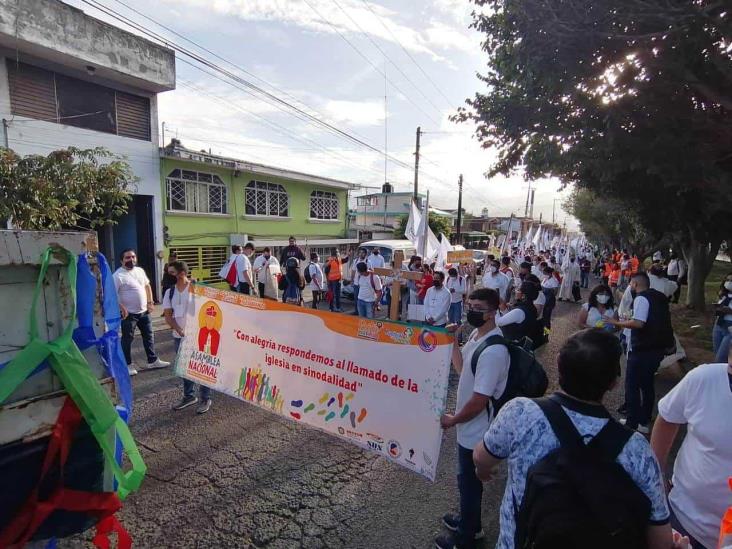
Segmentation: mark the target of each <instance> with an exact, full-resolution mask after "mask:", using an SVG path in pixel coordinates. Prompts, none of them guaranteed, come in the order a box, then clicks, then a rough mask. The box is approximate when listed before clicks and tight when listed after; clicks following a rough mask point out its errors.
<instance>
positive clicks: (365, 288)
mask: <svg viewBox="0 0 732 549" xmlns="http://www.w3.org/2000/svg"><path fill="white" fill-rule="evenodd" d="M355 280H356V281H358V286H359V290H358V301H357V302H356V310H357V311H358V316H362V317H364V318H374V310H375V309H376V303H378V301H379V300H380V299H381V291H382V290H381V279H379V277H378V276H376V275H375V274H374V273H372V272H371V271H369V269H368V266H367V265H366V263H359V264H358V267H357V270H356V279H355Z"/></svg>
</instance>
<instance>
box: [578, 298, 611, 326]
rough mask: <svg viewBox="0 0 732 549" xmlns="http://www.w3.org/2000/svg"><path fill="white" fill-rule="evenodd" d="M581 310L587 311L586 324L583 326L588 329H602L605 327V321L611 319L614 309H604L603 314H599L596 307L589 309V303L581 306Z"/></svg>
mask: <svg viewBox="0 0 732 549" xmlns="http://www.w3.org/2000/svg"><path fill="white" fill-rule="evenodd" d="M582 309H583V310H585V311H587V322H585V326H587V327H588V328H604V327H605V326H606V324H605V321H606V320H607V319H609V318H613V315H614V314H615V309H612V308H610V309H605V313H604V314H602V313H600V310H599V309H598V308H597V307H592V308H590V304H589V303H585V304H584V305H582Z"/></svg>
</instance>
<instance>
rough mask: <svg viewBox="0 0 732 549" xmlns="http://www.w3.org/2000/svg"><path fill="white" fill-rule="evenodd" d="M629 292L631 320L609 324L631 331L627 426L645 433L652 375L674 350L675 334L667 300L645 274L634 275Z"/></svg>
mask: <svg viewBox="0 0 732 549" xmlns="http://www.w3.org/2000/svg"><path fill="white" fill-rule="evenodd" d="M630 289H631V295H632V296H633V318H632V319H631V320H625V321H612V322H611V323H612V324H615V325H616V326H619V327H621V328H626V329H629V330H630V340H629V345H628V365H627V369H626V372H625V403H626V405H627V407H628V419H627V421H626V425H627V426H628V427H630V428H631V429H638V431H639V432H640V433H643V434H648V433H649V432H650V423H651V414H652V413H653V404H654V401H655V398H656V392H655V387H654V376H655V374H656V370H658V367H659V366H660V364H661V360H663V357H664V356H665V354H666V351H667V350H669V349H670V348H671V347H673V344H674V332H673V328H672V327H671V314H670V312H669V308H668V298H667V297H666V296H665V295H664V294H663V293H661V292H659V291H658V290H654V289H652V288H651V287H650V280H649V279H648V275H647V274H646V273H642V272H639V273H636V274H634V275H633V277H632V278H631V280H630Z"/></svg>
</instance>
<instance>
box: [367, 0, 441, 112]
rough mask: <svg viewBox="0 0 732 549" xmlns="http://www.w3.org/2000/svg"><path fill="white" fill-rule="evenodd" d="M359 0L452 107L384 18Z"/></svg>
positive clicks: (369, 5)
mask: <svg viewBox="0 0 732 549" xmlns="http://www.w3.org/2000/svg"><path fill="white" fill-rule="evenodd" d="M361 1H362V2H363V3H364V5H365V6H366V7H367V8H368V10H369V11H370V12H371V13H372V14H373V15H374V17H376V19H378V20H379V23H381V26H382V27H384V28H385V29H386V30H387V32H388V33H389V34H390V35H391V37H392V38H393V39H394V40H395V41H396V43H397V44H399V47H400V48H402V51H404V53H406V54H407V57H409V59H411V60H412V63H414V64H415V65H416V66H417V68H418V69H419V70H420V71H421V72H422V74H423V75H424V77H425V78H426V79H427V80H429V82H430V84H432V87H434V88H435V89H436V90H437V92H438V93H439V94H440V95H441V96H442V97H443V98H444V99H445V101H447V104H448V105H449V106H450V107H452V106H453V105H452V101H450V99H449V98H448V97H447V96H446V95H445V94H444V93H443V92H442V90H441V89H440V88H439V86H438V85H437V84H435V81H434V80H432V78H430V75H429V74H427V72H425V70H424V69H423V68H422V65H420V64H419V63H418V62H417V60H416V59H415V58H414V57H413V56H412V54H411V53H409V50H407V48H405V47H404V44H402V43H401V41H400V40H399V38H397V36H396V35H395V34H394V33H393V32H392V30H391V29H390V28H389V27H388V26H387V25H386V23H384V20H383V19H382V18H381V16H379V14H378V13H376V12H375V11H374V9H373V8H372V7H371V4H369V3H368V2H367V1H366V0H361Z"/></svg>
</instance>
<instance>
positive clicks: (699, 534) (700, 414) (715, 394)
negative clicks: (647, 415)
mask: <svg viewBox="0 0 732 549" xmlns="http://www.w3.org/2000/svg"><path fill="white" fill-rule="evenodd" d="M658 413H659V415H660V416H661V417H662V418H663V419H665V420H666V421H668V422H670V423H678V424H686V425H687V432H686V437H685V438H684V442H683V443H682V444H681V449H680V450H679V453H678V455H677V456H676V462H675V463H674V476H673V488H672V490H671V493H670V494H669V501H670V502H671V507H672V508H673V511H674V514H675V515H676V517H677V518H678V519H679V522H680V523H681V525H682V526H683V527H684V528H685V529H686V530H687V531H688V532H689V534H691V535H692V536H694V537H695V538H696V539H698V540H699V541H700V542H701V543H702V544H703V545H704V546H705V547H709V548H712V547H716V546H717V539H718V537H719V525H720V523H721V522H722V515H723V514H724V512H725V511H726V509H727V508H728V507H730V506H732V492H731V491H730V489H729V487H728V486H727V478H728V477H729V476H730V474H732V428H730V420H731V419H732V390H730V382H729V376H728V366H727V364H702V365H701V366H698V367H696V368H694V369H693V370H692V371H691V372H689V373H688V374H686V376H685V377H684V379H682V380H681V382H680V383H679V384H678V385H676V387H674V388H673V389H671V391H670V392H669V393H668V394H667V395H666V396H665V397H663V398H662V399H661V400H660V401H659V403H658Z"/></svg>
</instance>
